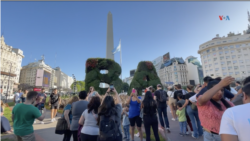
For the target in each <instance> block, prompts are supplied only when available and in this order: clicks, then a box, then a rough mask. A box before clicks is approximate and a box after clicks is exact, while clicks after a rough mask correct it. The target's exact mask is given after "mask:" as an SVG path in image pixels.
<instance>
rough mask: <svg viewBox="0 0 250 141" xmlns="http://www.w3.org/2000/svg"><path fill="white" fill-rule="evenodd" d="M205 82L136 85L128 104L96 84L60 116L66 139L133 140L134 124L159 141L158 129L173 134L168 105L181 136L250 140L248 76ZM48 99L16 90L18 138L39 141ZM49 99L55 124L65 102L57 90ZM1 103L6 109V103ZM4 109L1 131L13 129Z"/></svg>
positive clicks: (112, 90)
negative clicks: (240, 79) (37, 132)
mask: <svg viewBox="0 0 250 141" xmlns="http://www.w3.org/2000/svg"><path fill="white" fill-rule="evenodd" d="M203 80H204V84H203V85H197V86H196V87H195V86H193V85H188V86H186V90H184V89H183V88H182V86H181V85H180V84H174V86H169V87H168V88H167V91H165V90H163V87H162V86H161V84H158V85H157V87H156V90H155V89H154V88H153V87H152V86H150V87H147V88H146V90H145V92H146V93H145V96H144V98H141V97H140V96H138V90H137V89H135V88H133V89H132V92H131V94H130V96H129V97H128V98H127V100H126V103H125V104H122V101H121V99H120V96H119V94H118V93H117V91H116V89H115V88H109V89H108V90H107V92H106V93H105V95H104V97H102V96H100V95H99V94H98V92H96V91H95V89H94V87H91V88H90V91H89V92H86V91H81V92H80V93H79V95H78V96H73V97H72V98H71V99H70V100H69V101H68V103H67V105H66V106H65V107H64V109H63V114H62V117H61V118H63V119H65V121H66V122H65V123H66V126H67V129H65V131H64V132H63V134H64V135H63V136H64V137H63V141H70V139H71V137H72V138H73V140H74V141H94V140H96V141H121V140H123V139H124V140H126V141H130V140H132V141H134V136H135V131H136V130H135V128H137V131H138V136H139V138H140V140H141V141H142V140H143V129H144V131H145V133H146V141H150V135H151V131H153V135H154V137H155V140H156V141H160V137H159V131H164V133H166V132H167V133H171V128H170V126H171V125H170V124H169V121H168V115H167V107H168V106H169V107H170V112H171V115H172V119H171V118H170V119H171V120H173V121H178V122H179V127H180V136H186V135H188V134H190V133H191V136H192V137H193V138H200V137H201V138H203V140H204V141H248V140H249V138H250V134H249V133H250V111H249V109H250V77H247V78H246V79H245V80H244V82H243V84H241V83H240V82H235V80H234V78H232V77H230V76H229V77H226V78H224V79H221V78H215V79H213V78H211V77H209V76H207V77H205V78H204V79H203ZM232 83H236V88H235V89H234V88H232V87H230V85H231V84H232ZM17 96H19V98H17ZM46 97H47V96H46V94H45V91H44V89H42V91H41V92H40V93H37V92H34V91H29V92H28V90H24V93H23V94H21V91H19V95H18V94H16V96H15V98H14V100H15V102H16V105H15V107H14V108H13V110H12V119H13V122H14V124H13V127H14V134H15V135H16V136H17V138H18V141H35V136H34V130H33V126H32V125H33V123H34V121H35V120H39V121H41V123H43V122H42V121H43V120H44V118H45V113H46V108H44V106H45V102H46ZM21 98H22V99H21ZM48 103H49V105H50V107H51V122H54V121H56V119H55V115H56V114H57V110H58V108H59V106H60V103H61V97H60V95H59V94H58V92H57V89H54V90H53V93H52V94H51V95H50V98H49V102H48ZM1 105H2V106H1V108H3V103H1ZM1 110H2V113H1V118H2V120H1V123H2V124H1V126H2V127H1V128H2V131H4V132H6V133H11V132H12V130H11V128H10V126H9V124H8V123H7V122H8V120H7V121H6V120H5V119H4V117H3V109H1ZM151 128H152V130H151ZM3 129H4V130H3ZM189 130H190V132H189ZM165 131H166V132H165Z"/></svg>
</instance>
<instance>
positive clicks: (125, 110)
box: [122, 105, 130, 141]
mask: <svg viewBox="0 0 250 141" xmlns="http://www.w3.org/2000/svg"><path fill="white" fill-rule="evenodd" d="M128 111H129V105H125V106H124V108H123V111H122V116H123V121H122V126H123V130H124V135H125V137H124V138H123V139H126V141H129V139H130V134H129V126H130V122H129V118H128V115H129V112H128Z"/></svg>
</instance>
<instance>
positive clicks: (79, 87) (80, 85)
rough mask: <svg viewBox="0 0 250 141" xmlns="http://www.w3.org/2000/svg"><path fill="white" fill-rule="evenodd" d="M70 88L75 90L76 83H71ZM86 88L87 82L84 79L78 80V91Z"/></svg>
mask: <svg viewBox="0 0 250 141" xmlns="http://www.w3.org/2000/svg"><path fill="white" fill-rule="evenodd" d="M70 88H71V89H72V90H74V83H73V84H71V86H70ZM84 90H85V82H84V81H76V92H80V91H84Z"/></svg>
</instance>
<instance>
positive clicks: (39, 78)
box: [36, 69, 43, 87]
mask: <svg viewBox="0 0 250 141" xmlns="http://www.w3.org/2000/svg"><path fill="white" fill-rule="evenodd" d="M36 86H39V87H42V86H43V69H37V73H36Z"/></svg>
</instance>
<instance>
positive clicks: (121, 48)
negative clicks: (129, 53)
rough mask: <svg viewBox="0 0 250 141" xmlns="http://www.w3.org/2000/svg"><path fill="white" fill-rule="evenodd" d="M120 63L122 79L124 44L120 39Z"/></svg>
mask: <svg viewBox="0 0 250 141" xmlns="http://www.w3.org/2000/svg"><path fill="white" fill-rule="evenodd" d="M120 64H121V80H122V45H121V39H120Z"/></svg>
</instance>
